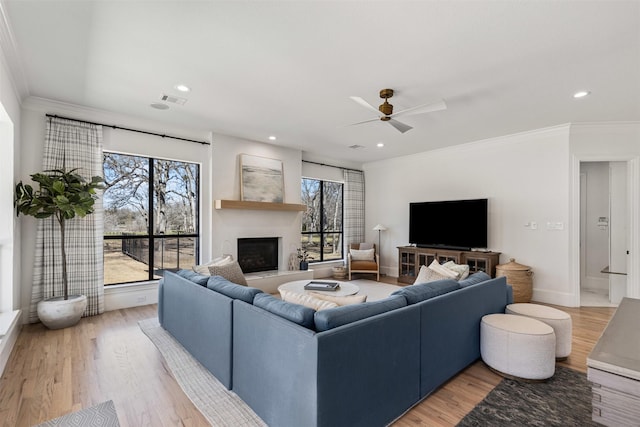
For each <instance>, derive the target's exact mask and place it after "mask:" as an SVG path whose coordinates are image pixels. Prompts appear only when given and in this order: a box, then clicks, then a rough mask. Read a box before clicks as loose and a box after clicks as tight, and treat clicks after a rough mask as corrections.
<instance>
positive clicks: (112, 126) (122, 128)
mask: <svg viewBox="0 0 640 427" xmlns="http://www.w3.org/2000/svg"><path fill="white" fill-rule="evenodd" d="M46 116H47V117H54V118H56V119H64V120H72V121H74V122H78V123H87V124H90V125H98V126H105V127H109V128H112V129H120V130H128V131H129V132H138V133H144V134H147V135H153V136H160V137H162V138H171V139H177V140H180V141H187V142H195V143H196V144H202V145H211V143H210V142H206V141H197V140H195V139H188V138H180V137H179V136H171V135H163V134H161V133H156V132H148V131H146V130H139V129H131V128H125V127H122V126H116V125H107V124H104V123H96V122H89V121H87V120H78V119H73V118H71V117H63V116H58V115H56V114H47V115H46Z"/></svg>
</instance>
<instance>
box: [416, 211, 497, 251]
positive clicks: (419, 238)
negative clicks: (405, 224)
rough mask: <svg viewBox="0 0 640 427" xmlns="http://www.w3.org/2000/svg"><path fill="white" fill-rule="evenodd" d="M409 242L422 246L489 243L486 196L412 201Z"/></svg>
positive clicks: (465, 247)
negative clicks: (481, 197)
mask: <svg viewBox="0 0 640 427" xmlns="http://www.w3.org/2000/svg"><path fill="white" fill-rule="evenodd" d="M409 242H410V243H414V244H416V245H417V246H422V247H431V246H434V247H443V248H450V249H461V250H469V249H471V248H486V247H487V199H474V200H450V201H442V202H422V203H410V204H409Z"/></svg>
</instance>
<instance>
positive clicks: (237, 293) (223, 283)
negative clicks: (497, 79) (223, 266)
mask: <svg viewBox="0 0 640 427" xmlns="http://www.w3.org/2000/svg"><path fill="white" fill-rule="evenodd" d="M207 279H209V280H208V281H207V288H209V289H211V290H214V291H216V292H218V293H221V294H222V295H225V296H228V297H229V298H233V299H239V300H242V301H244V302H246V303H249V304H253V298H254V297H255V296H256V295H257V294H260V293H262V291H261V290H260V289H256V288H251V287H249V286H240V285H238V284H236V283H233V282H230V281H229V280H227V279H225V278H224V277H222V276H211V277H207Z"/></svg>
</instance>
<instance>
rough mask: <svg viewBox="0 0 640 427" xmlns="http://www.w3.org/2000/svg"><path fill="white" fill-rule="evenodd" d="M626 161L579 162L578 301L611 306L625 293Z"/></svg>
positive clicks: (588, 304)
mask: <svg viewBox="0 0 640 427" xmlns="http://www.w3.org/2000/svg"><path fill="white" fill-rule="evenodd" d="M627 177H628V172H627V162H624V161H615V162H606V161H594V162H581V163H580V305H581V306H600V307H611V306H613V307H615V306H617V305H618V304H619V302H620V301H621V300H622V298H623V297H625V296H626V295H627V277H628V276H627V258H628V248H629V231H628V230H629V200H628V192H627V180H628V178H627Z"/></svg>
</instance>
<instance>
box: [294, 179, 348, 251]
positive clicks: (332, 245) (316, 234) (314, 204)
mask: <svg viewBox="0 0 640 427" xmlns="http://www.w3.org/2000/svg"><path fill="white" fill-rule="evenodd" d="M342 189H343V184H342V183H340V182H332V181H322V180H319V179H311V178H302V203H303V204H305V205H307V210H306V212H305V213H304V214H303V216H302V233H301V236H300V237H301V238H300V242H301V245H302V247H303V248H304V249H306V250H307V252H308V253H309V255H310V257H311V262H319V261H330V260H335V259H342V258H343V251H342V197H343V192H342Z"/></svg>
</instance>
